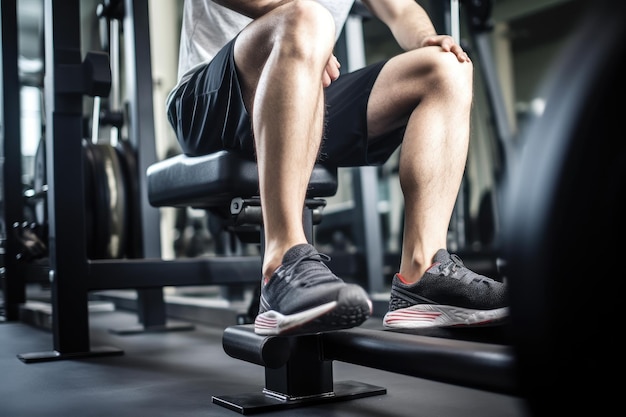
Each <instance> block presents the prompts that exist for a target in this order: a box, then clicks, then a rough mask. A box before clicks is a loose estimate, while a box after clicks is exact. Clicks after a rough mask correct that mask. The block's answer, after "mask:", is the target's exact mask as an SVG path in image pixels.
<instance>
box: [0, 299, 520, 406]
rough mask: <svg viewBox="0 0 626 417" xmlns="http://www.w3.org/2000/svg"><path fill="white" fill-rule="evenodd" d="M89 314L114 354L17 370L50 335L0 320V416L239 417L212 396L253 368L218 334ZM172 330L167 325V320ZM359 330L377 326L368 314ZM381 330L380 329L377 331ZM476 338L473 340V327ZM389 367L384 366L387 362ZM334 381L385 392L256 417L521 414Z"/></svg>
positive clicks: (215, 328) (409, 383)
mask: <svg viewBox="0 0 626 417" xmlns="http://www.w3.org/2000/svg"><path fill="white" fill-rule="evenodd" d="M111 304H112V305H113V307H111V308H100V309H93V310H92V309H90V322H89V325H90V332H91V333H90V337H91V346H92V347H98V346H110V347H116V348H119V349H121V350H122V351H123V354H122V355H117V356H105V357H90V358H80V359H70V360H67V359H65V360H57V361H50V362H37V363H24V362H22V361H21V360H20V359H19V358H18V356H17V355H19V354H23V353H30V352H43V351H50V350H52V349H53V340H52V338H53V335H52V333H51V332H50V331H49V330H47V329H46V328H45V327H43V326H35V325H33V324H28V323H26V322H25V321H23V320H22V321H19V322H3V323H0V341H2V342H1V343H0V370H1V371H0V416H2V417H74V416H76V417H90V416H98V417H100V416H107V417H108V416H114V417H127V416H128V417H136V416H139V415H142V416H150V417H161V416H163V417H166V416H167V417H173V416H176V417H186V416H194V417H195V416H224V417H233V416H236V415H240V414H239V413H237V412H235V411H232V410H229V409H226V408H224V407H222V406H219V405H216V404H213V402H212V396H214V395H215V396H221V395H237V394H246V393H257V392H259V391H260V390H262V388H263V384H264V371H263V368H262V367H260V366H258V365H254V364H251V363H248V362H244V361H240V360H238V359H234V358H231V357H229V356H228V355H226V354H225V353H224V351H223V349H222V343H221V337H222V331H223V327H222V326H219V325H211V324H207V323H206V322H205V323H191V324H193V326H191V328H192V329H191V330H186V331H170V332H143V333H138V334H131V335H120V334H117V333H115V332H112V331H111V330H112V329H119V328H124V327H126V328H128V327H133V326H136V325H137V315H136V314H135V313H134V312H133V311H129V310H122V309H120V308H119V307H116V304H114V303H111ZM174 323H176V322H174ZM233 324H234V323H233ZM364 326H367V327H371V328H377V327H381V320H380V318H377V317H373V318H371V319H370V320H369V321H368V322H366V323H365V324H364ZM381 329H382V327H381ZM475 330H477V331H478V333H476V334H477V335H480V331H481V330H480V329H475ZM389 360H393V358H390V359H389ZM333 373H334V380H335V381H358V382H364V383H369V384H373V385H377V386H381V387H384V388H386V389H387V392H386V394H384V395H377V396H373V397H368V398H361V399H355V400H350V401H342V402H335V403H328V404H323V405H315V406H311V407H306V408H296V409H290V410H283V411H272V412H267V413H262V414H258V415H261V416H266V417H272V416H333V417H348V416H359V417H363V416H377V417H379V416H412V417H417V416H429V417H435V416H436V417H457V416H458V417H472V416H477V417H491V416H493V417H528V416H529V415H530V414H529V413H528V412H527V410H526V407H525V403H524V401H523V400H521V399H520V398H517V397H514V396H507V395H502V394H497V393H492V392H486V391H481V390H476V389H473V388H466V387H459V386H455V385H449V384H444V383H440V382H434V381H430V380H425V379H420V378H414V377H409V376H404V375H400V374H395V373H390V372H386V371H380V370H376V369H371V368H367V367H362V366H357V365H352V364H348V363H343V362H333Z"/></svg>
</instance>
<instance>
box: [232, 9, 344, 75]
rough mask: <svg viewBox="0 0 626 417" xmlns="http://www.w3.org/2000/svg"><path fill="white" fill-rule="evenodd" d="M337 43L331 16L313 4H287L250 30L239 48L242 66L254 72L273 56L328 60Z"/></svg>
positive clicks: (236, 52)
mask: <svg viewBox="0 0 626 417" xmlns="http://www.w3.org/2000/svg"><path fill="white" fill-rule="evenodd" d="M334 43H335V25H334V20H333V17H332V15H331V14H330V12H329V11H328V10H327V9H326V8H325V7H323V6H321V5H320V4H319V3H318V2H316V1H313V0H295V1H292V2H289V3H286V4H284V5H282V6H280V7H277V8H276V9H274V10H272V11H271V12H269V13H267V14H266V15H264V16H262V17H260V18H259V19H257V20H255V21H253V22H252V23H251V24H250V25H248V27H246V28H245V29H244V30H243V31H242V32H241V34H240V35H239V37H238V39H237V43H236V44H235V58H236V60H237V63H238V65H240V66H241V67H243V68H244V69H249V70H252V71H253V72H254V70H255V69H258V68H261V67H263V66H264V65H265V62H266V61H267V59H268V58H269V56H270V55H271V54H275V53H279V54H280V55H278V57H279V58H283V57H289V58H301V59H310V58H311V57H316V56H317V57H319V58H318V59H320V60H322V59H328V56H329V54H330V53H331V52H332V48H333V46H334Z"/></svg>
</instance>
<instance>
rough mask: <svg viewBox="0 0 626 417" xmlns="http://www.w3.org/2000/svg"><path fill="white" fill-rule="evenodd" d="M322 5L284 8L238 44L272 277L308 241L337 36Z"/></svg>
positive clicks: (248, 30) (237, 57)
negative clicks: (311, 185) (328, 70)
mask: <svg viewBox="0 0 626 417" xmlns="http://www.w3.org/2000/svg"><path fill="white" fill-rule="evenodd" d="M306 6H309V7H306ZM317 9H318V8H317V7H312V8H311V5H310V4H309V5H307V4H306V3H303V4H300V5H299V7H280V8H278V9H276V10H275V11H274V12H272V13H270V14H268V15H266V16H264V17H262V18H261V19H259V20H257V21H255V22H253V23H252V24H251V25H250V26H249V27H248V28H246V29H244V31H243V32H242V33H241V34H240V36H239V38H238V39H237V42H236V45H235V62H236V65H237V69H238V76H239V78H240V81H241V83H242V87H243V91H244V101H245V103H246V106H247V108H248V111H249V113H250V114H251V117H252V124H253V131H254V136H255V141H256V152H257V155H256V157H257V161H258V166H259V180H260V184H259V186H260V193H261V200H262V203H263V221H264V228H265V231H266V232H265V245H266V246H265V259H264V263H263V276H264V277H265V278H269V277H270V276H271V275H272V273H273V272H274V270H275V269H276V267H278V265H279V264H280V262H281V259H282V256H283V254H284V253H285V252H286V251H287V250H288V249H289V248H291V247H292V246H294V245H295V244H298V243H306V238H305V235H304V231H303V227H302V207H303V204H304V199H305V193H306V188H307V185H308V182H309V178H310V175H311V172H312V169H313V165H314V163H315V160H316V157H317V153H318V151H319V146H320V142H321V138H322V129H323V122H324V119H323V117H324V92H323V86H322V82H321V80H322V73H323V70H324V66H325V65H326V62H327V61H328V58H329V56H330V55H331V54H332V48H333V43H334V37H335V32H334V24H333V21H332V17H331V16H330V14H327V15H325V14H324V13H321V12H320V11H319V10H317Z"/></svg>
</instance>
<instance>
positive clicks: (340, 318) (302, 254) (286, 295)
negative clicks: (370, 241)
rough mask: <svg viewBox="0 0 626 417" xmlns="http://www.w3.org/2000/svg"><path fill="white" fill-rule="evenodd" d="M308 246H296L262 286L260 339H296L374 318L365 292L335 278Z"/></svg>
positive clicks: (324, 257) (256, 325)
mask: <svg viewBox="0 0 626 417" xmlns="http://www.w3.org/2000/svg"><path fill="white" fill-rule="evenodd" d="M329 259H330V258H329V257H328V256H327V255H324V254H321V253H318V252H317V250H316V249H315V248H314V247H313V246H312V245H309V244H301V245H296V246H294V247H293V248H291V249H289V250H288V251H287V253H285V255H284V257H283V263H282V265H281V266H279V267H278V268H277V269H276V272H274V274H273V275H272V277H271V278H270V280H269V281H268V283H267V284H263V285H262V287H261V298H260V306H259V314H258V315H257V317H256V319H255V321H254V331H255V333H257V334H260V335H295V334H309V333H319V332H327V331H331V330H339V329H347V328H351V327H355V326H359V325H360V324H362V323H363V322H364V321H365V320H367V318H369V316H370V315H371V314H372V302H371V301H370V299H369V297H368V296H367V293H366V292H365V290H363V288H361V287H359V286H358V285H355V284H347V283H345V282H343V281H342V280H341V279H340V278H338V277H337V276H335V275H334V274H333V273H332V272H331V271H330V270H329V269H328V267H327V266H326V264H325V263H324V262H323V261H328V260H329Z"/></svg>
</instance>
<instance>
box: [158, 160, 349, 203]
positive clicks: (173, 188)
mask: <svg viewBox="0 0 626 417" xmlns="http://www.w3.org/2000/svg"><path fill="white" fill-rule="evenodd" d="M258 182H259V177H258V173H257V164H256V163H255V162H253V161H250V160H247V159H244V158H242V157H240V156H238V155H236V154H234V153H231V152H227V151H220V152H216V153H213V154H210V155H204V156H193V157H192V156H186V155H182V154H181V155H176V156H174V157H171V158H168V159H165V160H163V161H159V162H156V163H154V164H152V165H151V166H150V167H148V170H147V191H148V201H149V202H150V204H151V205H152V206H154V207H196V208H212V207H218V206H222V205H224V204H229V203H230V201H231V200H232V199H233V198H235V197H242V198H248V197H253V196H258V195H259V190H258V189H259V185H258ZM336 192H337V168H329V167H324V166H321V165H316V166H315V168H314V170H313V174H312V175H311V181H310V182H309V189H308V192H307V197H310V198H314V197H327V196H332V195H334V194H335V193H336Z"/></svg>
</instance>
